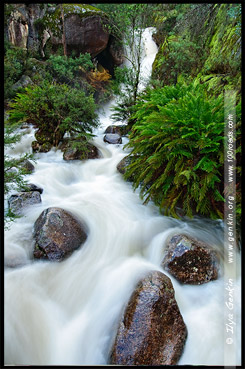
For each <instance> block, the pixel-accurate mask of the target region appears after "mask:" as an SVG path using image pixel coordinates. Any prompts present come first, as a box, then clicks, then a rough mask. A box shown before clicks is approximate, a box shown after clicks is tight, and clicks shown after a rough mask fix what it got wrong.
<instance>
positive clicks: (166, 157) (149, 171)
mask: <svg viewBox="0 0 245 369" xmlns="http://www.w3.org/2000/svg"><path fill="white" fill-rule="evenodd" d="M223 110H224V106H223V95H220V96H219V97H218V98H215V97H210V96H207V94H206V92H205V90H204V87H203V86H201V85H198V86H194V85H193V84H192V85H189V86H186V85H181V84H177V85H175V86H165V87H163V88H157V89H155V90H148V91H147V92H146V93H145V95H144V96H142V97H141V99H140V100H139V102H138V103H137V105H136V113H135V114H134V118H135V119H136V123H135V124H134V126H133V129H132V132H131V134H130V136H129V138H130V141H129V143H128V144H127V145H126V146H127V147H129V148H131V149H132V151H131V153H130V155H129V158H130V160H131V163H130V165H129V166H128V167H127V170H126V173H125V177H126V178H130V177H133V182H134V183H133V185H134V188H137V187H139V186H140V188H141V196H142V197H143V198H144V199H145V202H147V201H149V200H150V199H152V200H153V201H154V202H155V203H156V204H157V205H158V206H159V207H160V209H164V210H165V213H166V214H167V215H172V216H174V217H177V216H178V215H177V213H176V208H177V207H181V208H182V209H183V211H184V215H187V216H189V217H192V215H193V212H194V213H195V212H196V213H199V214H202V215H204V216H208V217H211V218H221V217H222V216H223V207H224V198H223V190H224V189H223V186H224V182H223V177H224V176H223V164H224V111H223Z"/></svg>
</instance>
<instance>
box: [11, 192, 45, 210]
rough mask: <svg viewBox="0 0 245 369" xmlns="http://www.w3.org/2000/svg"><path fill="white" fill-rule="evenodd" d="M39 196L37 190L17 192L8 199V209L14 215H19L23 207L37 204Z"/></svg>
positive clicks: (39, 200) (39, 199)
mask: <svg viewBox="0 0 245 369" xmlns="http://www.w3.org/2000/svg"><path fill="white" fill-rule="evenodd" d="M41 201H42V200H41V196H40V193H39V192H38V191H31V192H18V193H16V194H14V195H11V196H10V197H9V199H8V206H9V209H10V210H11V211H12V213H14V214H15V215H21V214H22V211H23V209H24V208H26V207H27V206H30V205H34V204H39V203H40V202H41Z"/></svg>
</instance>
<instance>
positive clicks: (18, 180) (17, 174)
mask: <svg viewBox="0 0 245 369" xmlns="http://www.w3.org/2000/svg"><path fill="white" fill-rule="evenodd" d="M17 128H18V127H17V126H10V125H9V123H8V122H7V121H6V122H5V128H4V147H5V153H4V195H7V194H8V193H9V192H10V191H11V190H17V191H18V190H23V188H25V187H26V184H27V181H26V180H25V175H26V174H28V173H29V172H28V170H27V169H26V167H25V166H24V165H23V164H24V163H25V161H26V160H27V159H33V157H32V155H31V154H24V155H21V156H19V157H16V156H15V157H13V156H10V155H8V154H7V153H6V152H7V148H9V147H10V148H12V147H14V144H15V143H16V142H19V141H20V139H21V136H22V135H21V134H20V133H17V131H16V129H17ZM16 217H17V216H16V215H15V214H13V213H12V212H11V210H10V209H5V210H4V226H5V227H6V228H7V227H8V224H9V223H10V222H11V221H13V220H14V219H15V218H16Z"/></svg>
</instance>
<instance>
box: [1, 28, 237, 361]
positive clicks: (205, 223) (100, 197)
mask: <svg viewBox="0 0 245 369" xmlns="http://www.w3.org/2000/svg"><path fill="white" fill-rule="evenodd" d="M151 33H152V30H151V29H147V30H146V31H145V33H144V37H145V38H144V43H145V46H146V48H147V50H146V51H145V53H146V55H145V58H144V61H143V64H142V65H143V66H144V68H145V69H144V72H143V73H144V76H145V77H146V74H147V73H148V76H149V73H150V71H151V64H152V62H153V60H154V57H155V54H156V51H157V49H156V45H155V43H154V42H153V40H152V38H151ZM151 47H153V49H151ZM153 50H154V51H153ZM142 88H143V86H142ZM112 104H113V102H110V103H108V104H107V106H105V107H104V112H101V113H100V121H101V127H100V128H98V129H97V130H96V131H95V134H96V135H97V137H95V139H94V142H95V144H96V145H97V146H98V147H99V149H100V150H101V152H102V154H103V158H100V159H93V160H87V161H85V162H82V161H71V162H66V161H64V160H63V156H62V152H61V151H60V150H55V149H52V150H51V151H50V152H48V153H40V154H36V159H37V160H36V163H35V171H34V172H33V173H32V174H30V175H28V176H27V179H28V181H29V182H30V183H34V184H36V185H39V186H40V187H42V188H43V190H44V191H43V194H42V202H41V203H40V204H37V205H33V206H31V207H29V208H27V209H26V211H25V214H24V216H23V217H22V218H19V219H17V220H16V221H15V222H14V223H13V224H12V225H11V227H10V229H9V230H7V231H6V232H5V252H4V258H5V296H4V297H5V302H4V303H5V308H4V315H5V319H4V325H5V326H4V334H5V337H4V339H5V344H4V349H5V352H4V354H5V365H107V360H108V354H109V351H110V348H111V344H112V341H113V338H114V336H115V333H116V329H117V324H118V320H119V317H120V314H121V312H122V310H123V307H124V305H125V303H126V302H127V300H128V298H129V297H130V294H131V293H132V291H133V289H134V286H135V285H136V283H137V282H138V280H139V278H140V277H141V276H142V275H143V274H144V273H145V272H146V271H150V270H152V269H153V270H160V271H163V270H162V268H161V260H162V257H163V252H164V245H165V244H166V241H167V239H169V237H171V235H174V234H176V233H179V232H185V233H188V234H190V235H191V236H194V237H197V238H199V239H201V240H203V241H205V242H207V243H211V244H213V245H214V246H215V247H216V248H217V250H218V251H219V253H220V255H221V257H222V255H223V247H224V246H223V228H222V222H219V221H217V222H213V221H209V220H205V219H198V218H197V219H194V220H193V221H180V220H177V219H173V218H171V217H165V216H161V215H159V212H158V209H157V208H156V207H155V206H154V205H153V204H152V203H149V204H148V205H147V206H145V205H142V201H141V200H140V198H139V196H138V192H137V191H136V192H133V190H132V187H131V184H130V183H127V182H125V181H124V180H123V179H122V177H121V174H120V173H119V172H118V171H117V169H116V165H117V164H118V163H119V161H120V160H121V159H122V158H123V157H124V156H125V155H126V152H125V151H124V150H123V144H122V145H109V144H106V143H104V141H103V133H104V130H105V128H106V127H107V126H108V125H110V124H112V123H111V120H110V118H109V116H110V113H111V112H110V106H111V105H112ZM33 137H34V129H32V130H31V131H30V132H29V133H28V135H27V136H24V137H23V139H22V141H21V143H20V144H19V145H18V147H17V146H16V147H15V149H14V152H12V154H18V153H20V152H21V150H22V148H23V147H25V150H26V151H28V150H30V145H31V141H32V138H33ZM33 139H34V138H33ZM125 142H126V138H124V141H123V143H125ZM23 144H24V146H23ZM10 154H11V152H10ZM51 206H58V207H61V208H63V209H65V210H67V211H69V212H71V213H72V214H74V215H75V216H76V217H77V218H78V219H83V220H84V221H85V222H86V223H87V225H88V227H89V235H88V238H87V240H86V242H85V244H84V245H83V246H82V247H81V248H80V249H78V250H76V251H75V252H74V253H73V254H72V255H71V256H70V257H69V258H67V259H66V260H64V261H62V262H59V263H51V262H49V261H37V260H34V259H33V257H32V253H33V238H32V230H33V225H34V223H35V221H36V219H37V218H38V216H39V215H40V213H41V212H42V211H43V210H44V209H46V208H48V207H51ZM237 260H238V256H237ZM11 263H16V264H18V267H15V268H12V267H10V265H11ZM164 273H165V274H167V275H168V273H166V272H164ZM168 276H169V277H170V278H171V280H172V283H173V286H174V289H175V295H176V300H177V303H178V305H179V308H180V311H181V314H182V316H183V318H184V321H185V323H186V326H187V329H188V338H187V341H186V345H185V349H184V352H183V355H182V357H181V359H180V361H179V365H184V364H190V365H198V364H199V365H223V364H224V342H223V341H224V337H223V335H224V319H223V310H224V279H223V276H222V270H221V272H220V277H219V279H218V280H216V281H212V282H209V283H207V284H204V285H199V286H190V285H181V284H180V283H178V282H177V281H176V280H175V279H174V278H173V277H171V276H170V275H168ZM239 281H240V277H239V278H238V281H237V285H238V286H239ZM239 311H240V307H239V306H237V312H238V316H237V327H238V326H239V319H240V318H239ZM239 360H240V357H239V355H238V358H237V361H238V363H239Z"/></svg>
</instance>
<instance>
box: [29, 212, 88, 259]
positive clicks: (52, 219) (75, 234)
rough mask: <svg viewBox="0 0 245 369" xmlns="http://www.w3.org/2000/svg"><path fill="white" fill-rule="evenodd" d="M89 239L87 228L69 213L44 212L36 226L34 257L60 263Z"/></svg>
mask: <svg viewBox="0 0 245 369" xmlns="http://www.w3.org/2000/svg"><path fill="white" fill-rule="evenodd" d="M86 238H87V229H86V226H85V225H84V224H82V223H80V222H78V221H77V220H76V219H75V218H74V217H73V216H72V215H71V214H70V213H68V212H67V211H65V210H63V209H60V208H56V207H52V208H48V209H46V210H44V211H43V212H42V213H41V214H40V216H39V217H38V218H37V220H36V222H35V224H34V239H35V248H34V253H33V255H34V257H35V258H38V259H40V258H41V259H49V260H51V261H60V260H63V259H64V258H65V257H66V256H68V255H69V254H70V253H71V252H72V251H74V250H76V249H77V248H78V247H80V246H81V245H82V244H83V243H84V242H85V240H86Z"/></svg>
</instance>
